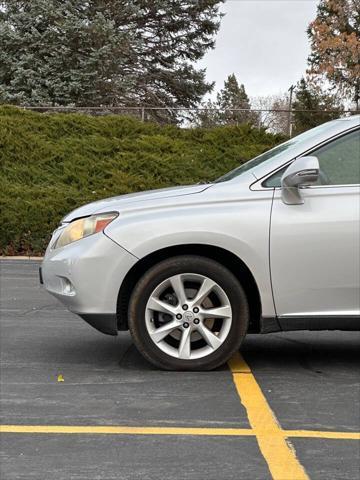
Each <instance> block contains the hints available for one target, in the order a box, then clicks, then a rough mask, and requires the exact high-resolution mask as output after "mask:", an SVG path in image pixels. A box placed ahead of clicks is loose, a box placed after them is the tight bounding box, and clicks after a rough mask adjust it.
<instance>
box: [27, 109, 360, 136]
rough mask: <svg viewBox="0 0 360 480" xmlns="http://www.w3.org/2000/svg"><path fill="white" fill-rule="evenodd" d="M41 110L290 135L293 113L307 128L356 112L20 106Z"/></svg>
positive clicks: (44, 111)
mask: <svg viewBox="0 0 360 480" xmlns="http://www.w3.org/2000/svg"><path fill="white" fill-rule="evenodd" d="M20 108H23V109H26V110H31V111H35V112H41V113H47V114H51V113H82V114H85V115H94V116H103V115H125V116H131V117H135V118H137V119H138V120H140V121H142V122H156V123H161V124H168V125H171V124H173V125H174V124H175V125H180V126H182V127H187V128H192V127H196V126H203V127H213V126H218V125H239V124H241V123H250V124H252V125H253V126H254V127H256V128H266V129H267V130H268V131H270V132H272V133H282V134H284V135H288V136H290V137H291V136H292V134H293V131H294V123H295V117H299V116H302V117H303V118H305V121H306V119H308V120H309V128H312V127H313V126H315V125H316V124H320V123H324V122H326V121H328V120H333V119H335V118H339V117H345V116H350V115H354V114H359V113H360V111H356V110H350V109H348V110H341V111H339V110H289V109H245V108H234V109H227V110H219V109H214V108H201V107H198V108H178V107H151V106H97V107H92V106H90V107H87V106H84V107H75V106H66V107H59V106H23V107H20Z"/></svg>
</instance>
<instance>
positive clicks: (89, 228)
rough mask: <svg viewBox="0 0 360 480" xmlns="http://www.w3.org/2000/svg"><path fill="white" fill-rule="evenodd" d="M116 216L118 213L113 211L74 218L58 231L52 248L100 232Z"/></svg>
mask: <svg viewBox="0 0 360 480" xmlns="http://www.w3.org/2000/svg"><path fill="white" fill-rule="evenodd" d="M117 216H118V213H114V212H111V213H100V214H99V215H92V216H91V217H85V218H79V219H78V220H74V221H73V222H71V223H69V225H68V226H67V227H65V228H64V230H63V231H62V232H61V233H60V235H59V237H58V239H57V240H56V243H55V245H54V247H53V248H60V247H64V246H65V245H68V244H69V243H72V242H76V241H77V240H80V239H81V238H85V237H88V236H89V235H93V234H94V233H98V232H102V231H103V230H104V228H105V227H106V226H107V225H109V223H110V222H112V221H113V220H114V219H115V218H116V217H117Z"/></svg>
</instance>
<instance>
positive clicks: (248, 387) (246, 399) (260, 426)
mask: <svg viewBox="0 0 360 480" xmlns="http://www.w3.org/2000/svg"><path fill="white" fill-rule="evenodd" d="M229 366H230V369H231V371H232V374H233V380H234V383H235V386H236V390H237V392H238V395H239V397H240V400H241V403H242V404H243V405H244V407H245V409H246V412H247V416H248V419H249V423H250V426H251V428H252V429H253V430H254V432H255V434H256V439H257V442H258V445H259V448H260V451H261V453H262V455H263V457H264V459H265V460H266V462H267V464H268V467H269V470H270V473H271V475H272V478H273V479H274V480H309V477H308V475H307V474H306V472H305V470H304V468H303V466H302V465H301V464H300V462H299V460H298V459H297V457H296V454H295V450H294V448H293V446H292V445H291V444H290V443H289V440H287V438H286V436H285V435H284V432H283V430H282V429H281V427H280V425H279V423H278V421H277V419H276V417H275V415H274V413H273V412H272V410H271V408H270V407H269V404H268V403H267V401H266V398H265V396H264V395H263V393H262V391H261V388H260V387H259V385H258V383H257V381H256V379H255V377H254V375H253V374H252V372H251V370H250V368H249V366H248V365H247V363H246V362H245V360H244V359H243V358H242V356H241V355H240V354H239V353H237V354H235V355H234V357H233V358H232V359H231V360H230V361H229Z"/></svg>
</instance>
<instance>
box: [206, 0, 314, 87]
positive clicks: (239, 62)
mask: <svg viewBox="0 0 360 480" xmlns="http://www.w3.org/2000/svg"><path fill="white" fill-rule="evenodd" d="M317 4H318V1H317V0H226V2H225V4H224V5H223V6H222V11H223V12H224V13H225V16H224V17H223V19H222V22H221V27H220V30H219V33H218V35H217V37H216V38H217V39H216V47H215V50H212V51H210V52H209V53H207V55H206V56H205V57H204V58H203V60H202V61H201V62H200V65H201V66H202V67H206V69H207V79H208V80H209V81H216V87H215V91H216V90H218V89H220V88H222V86H223V83H224V80H225V79H226V78H227V76H228V75H229V74H231V73H235V75H236V76H237V78H238V80H239V82H240V83H244V85H245V88H246V91H247V93H248V95H249V96H262V95H268V94H276V93H279V92H284V91H286V90H288V88H289V87H290V85H291V84H293V83H296V82H297V81H298V80H299V79H300V78H301V76H302V75H303V74H304V72H305V70H306V59H307V56H308V54H309V42H308V39H307V35H306V29H307V26H308V25H309V23H310V21H311V20H313V19H314V18H315V14H316V7H317Z"/></svg>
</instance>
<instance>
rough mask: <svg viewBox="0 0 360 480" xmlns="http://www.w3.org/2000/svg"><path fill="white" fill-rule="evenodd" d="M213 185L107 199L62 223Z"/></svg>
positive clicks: (85, 208) (84, 208) (187, 193)
mask: <svg viewBox="0 0 360 480" xmlns="http://www.w3.org/2000/svg"><path fill="white" fill-rule="evenodd" d="M210 186H211V184H206V185H189V186H186V187H172V188H161V189H158V190H150V191H146V192H139V193H130V194H128V195H119V196H117V197H111V198H105V199H104V200H98V201H97V202H92V203H88V204H86V205H83V206H82V207H79V208H77V209H75V210H73V211H72V212H70V213H68V214H67V215H65V217H64V218H63V219H62V220H61V223H68V222H71V221H72V220H75V219H76V218H80V217H86V216H88V215H93V214H95V213H101V212H106V211H107V212H113V211H115V212H116V211H119V212H120V211H121V209H122V208H124V207H126V206H128V205H130V204H133V203H135V202H146V201H149V200H161V199H164V198H169V197H179V196H183V195H194V194H195V193H200V192H203V191H204V190H206V189H208V188H209V187H210Z"/></svg>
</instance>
